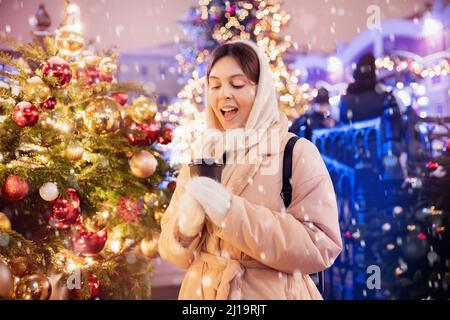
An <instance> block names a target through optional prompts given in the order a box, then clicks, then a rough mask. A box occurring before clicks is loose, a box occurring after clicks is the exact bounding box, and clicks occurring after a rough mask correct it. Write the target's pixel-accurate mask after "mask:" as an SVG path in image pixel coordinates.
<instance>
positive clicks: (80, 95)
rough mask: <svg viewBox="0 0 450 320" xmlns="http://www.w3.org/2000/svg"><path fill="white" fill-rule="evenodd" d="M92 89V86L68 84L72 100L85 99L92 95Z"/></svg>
mask: <svg viewBox="0 0 450 320" xmlns="http://www.w3.org/2000/svg"><path fill="white" fill-rule="evenodd" d="M93 92H94V89H93V88H92V87H84V86H80V85H76V86H69V87H68V93H69V97H70V98H71V99H72V100H78V101H82V100H86V99H88V98H89V97H91V96H92V94H93Z"/></svg>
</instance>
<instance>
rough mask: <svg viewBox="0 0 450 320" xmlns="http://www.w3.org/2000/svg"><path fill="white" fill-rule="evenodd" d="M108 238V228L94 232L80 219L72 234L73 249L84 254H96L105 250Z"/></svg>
mask: <svg viewBox="0 0 450 320" xmlns="http://www.w3.org/2000/svg"><path fill="white" fill-rule="evenodd" d="M107 238H108V237H107V231H106V228H105V229H102V230H100V231H97V232H92V231H89V230H88V229H86V227H85V226H84V225H83V224H82V222H81V221H78V223H77V225H76V228H75V231H74V233H73V234H72V246H73V251H75V252H76V253H77V254H79V255H82V256H94V255H96V254H98V253H99V252H100V251H102V250H103V248H104V247H105V243H106V240H107Z"/></svg>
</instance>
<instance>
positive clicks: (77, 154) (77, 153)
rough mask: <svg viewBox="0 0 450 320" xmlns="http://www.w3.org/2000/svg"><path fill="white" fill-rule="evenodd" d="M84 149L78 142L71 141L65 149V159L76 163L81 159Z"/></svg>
mask: <svg viewBox="0 0 450 320" xmlns="http://www.w3.org/2000/svg"><path fill="white" fill-rule="evenodd" d="M83 153H84V147H83V145H82V144H81V142H79V141H72V142H71V143H70V144H69V145H68V146H67V149H66V157H67V158H69V159H70V160H72V161H78V160H80V159H81V158H82V157H83Z"/></svg>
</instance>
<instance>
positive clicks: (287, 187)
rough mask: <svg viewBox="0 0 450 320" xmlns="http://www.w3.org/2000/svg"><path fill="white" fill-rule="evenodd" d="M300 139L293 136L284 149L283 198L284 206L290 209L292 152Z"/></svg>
mask: <svg viewBox="0 0 450 320" xmlns="http://www.w3.org/2000/svg"><path fill="white" fill-rule="evenodd" d="M298 139H300V138H299V137H298V136H293V137H291V138H290V139H289V141H288V142H287V144H286V147H285V148H284V155H283V187H282V188H281V198H282V199H283V201H284V206H285V207H286V209H287V207H289V205H290V204H291V200H292V185H291V176H292V151H293V150H294V145H295V143H296V142H297V140H298Z"/></svg>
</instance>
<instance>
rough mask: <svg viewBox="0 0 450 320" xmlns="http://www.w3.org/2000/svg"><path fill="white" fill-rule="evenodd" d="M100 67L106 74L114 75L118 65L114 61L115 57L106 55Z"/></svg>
mask: <svg viewBox="0 0 450 320" xmlns="http://www.w3.org/2000/svg"><path fill="white" fill-rule="evenodd" d="M99 69H100V72H101V73H102V74H104V75H105V76H112V75H114V73H116V71H117V65H116V64H115V63H114V61H113V59H111V58H110V57H106V58H103V59H102V61H100V64H99Z"/></svg>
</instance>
